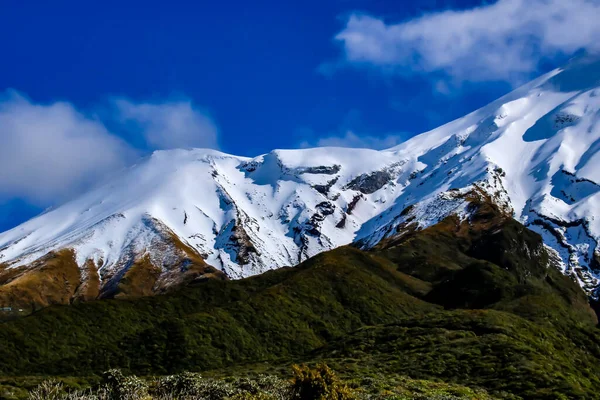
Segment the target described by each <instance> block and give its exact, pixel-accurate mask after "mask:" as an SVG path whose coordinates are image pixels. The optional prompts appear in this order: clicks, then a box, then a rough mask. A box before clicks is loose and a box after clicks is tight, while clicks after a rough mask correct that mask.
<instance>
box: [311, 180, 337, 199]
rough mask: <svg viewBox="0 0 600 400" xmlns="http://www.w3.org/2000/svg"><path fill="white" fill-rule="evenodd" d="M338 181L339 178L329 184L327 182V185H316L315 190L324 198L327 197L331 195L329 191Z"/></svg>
mask: <svg viewBox="0 0 600 400" xmlns="http://www.w3.org/2000/svg"><path fill="white" fill-rule="evenodd" d="M337 181H338V178H337V177H336V178H334V179H332V180H330V181H329V182H327V184H325V185H314V186H313V189H315V190H316V191H317V192H319V193H321V194H322V195H323V196H327V194H328V193H329V190H331V187H332V186H333V185H335V183H336V182H337Z"/></svg>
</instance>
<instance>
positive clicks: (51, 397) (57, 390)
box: [28, 380, 64, 400]
mask: <svg viewBox="0 0 600 400" xmlns="http://www.w3.org/2000/svg"><path fill="white" fill-rule="evenodd" d="M63 396H64V393H63V385H62V383H60V382H58V381H55V380H47V381H44V382H42V383H40V384H39V385H38V386H37V387H36V388H34V389H33V390H32V391H31V392H29V396H28V400H59V399H61V398H62V397H63Z"/></svg>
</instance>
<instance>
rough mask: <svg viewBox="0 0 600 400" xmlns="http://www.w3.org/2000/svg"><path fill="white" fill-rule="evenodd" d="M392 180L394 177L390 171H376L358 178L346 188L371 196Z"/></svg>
mask: <svg viewBox="0 0 600 400" xmlns="http://www.w3.org/2000/svg"><path fill="white" fill-rule="evenodd" d="M391 180H392V175H391V174H390V173H389V172H388V171H375V172H371V173H370V174H362V175H359V176H357V177H356V178H354V179H353V180H352V181H351V182H350V183H348V184H347V185H346V188H347V189H352V190H357V191H359V192H361V193H364V194H371V193H375V192H376V191H378V190H379V189H381V188H382V187H384V186H385V185H386V184H387V183H389V182H390V181H391Z"/></svg>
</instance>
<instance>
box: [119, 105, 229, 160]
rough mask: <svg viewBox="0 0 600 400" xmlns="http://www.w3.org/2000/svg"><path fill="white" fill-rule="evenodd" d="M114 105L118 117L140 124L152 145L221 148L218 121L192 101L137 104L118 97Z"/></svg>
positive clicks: (154, 147) (155, 147)
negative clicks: (218, 142) (215, 121)
mask: <svg viewBox="0 0 600 400" xmlns="http://www.w3.org/2000/svg"><path fill="white" fill-rule="evenodd" d="M114 104H115V106H116V108H117V110H118V115H119V118H120V119H121V120H122V121H123V122H127V123H134V124H135V125H137V126H138V127H139V129H140V130H141V133H142V135H143V136H144V138H145V140H146V142H147V144H148V146H149V147H150V148H153V149H173V148H187V147H206V148H211V149H215V148H217V147H218V145H217V127H216V125H215V123H214V122H213V120H212V119H211V118H210V116H208V115H207V114H206V113H205V112H203V111H202V110H199V109H196V108H195V107H194V106H193V105H192V102H191V101H189V100H185V101H177V102H164V103H134V102H131V101H129V100H125V99H118V100H115V102H114Z"/></svg>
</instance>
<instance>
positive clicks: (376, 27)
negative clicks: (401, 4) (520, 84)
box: [335, 0, 600, 81]
mask: <svg viewBox="0 0 600 400" xmlns="http://www.w3.org/2000/svg"><path fill="white" fill-rule="evenodd" d="M598 15H600V1H599V0H499V1H497V2H495V3H493V4H489V5H483V6H480V7H476V8H472V9H467V10H459V11H457V10H447V11H442V12H436V13H430V14H425V15H423V16H421V17H419V18H416V19H412V20H408V21H403V22H399V23H387V22H386V21H384V20H383V19H381V18H376V17H373V16H369V15H364V14H357V13H354V14H352V15H350V16H349V17H348V19H347V21H346V26H345V28H344V29H343V30H342V31H341V32H339V33H338V34H337V35H336V36H335V40H336V41H337V42H339V43H340V44H341V45H342V48H343V53H344V63H350V64H351V65H365V66H372V67H376V68H380V69H382V70H385V71H389V72H395V73H404V74H415V73H432V72H443V73H444V74H446V75H448V76H449V77H451V78H454V79H456V80H471V81H485V80H505V81H515V80H519V79H522V78H524V77H528V76H529V75H530V74H531V73H533V72H536V71H537V67H538V64H539V62H540V60H543V59H545V58H546V59H549V58H553V57H555V56H557V55H570V54H573V53H574V52H576V51H578V50H580V49H585V50H588V51H590V52H597V51H599V50H600V24H598V22H597V17H598Z"/></svg>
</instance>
